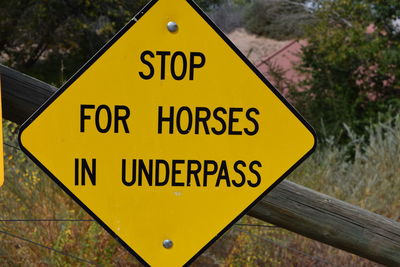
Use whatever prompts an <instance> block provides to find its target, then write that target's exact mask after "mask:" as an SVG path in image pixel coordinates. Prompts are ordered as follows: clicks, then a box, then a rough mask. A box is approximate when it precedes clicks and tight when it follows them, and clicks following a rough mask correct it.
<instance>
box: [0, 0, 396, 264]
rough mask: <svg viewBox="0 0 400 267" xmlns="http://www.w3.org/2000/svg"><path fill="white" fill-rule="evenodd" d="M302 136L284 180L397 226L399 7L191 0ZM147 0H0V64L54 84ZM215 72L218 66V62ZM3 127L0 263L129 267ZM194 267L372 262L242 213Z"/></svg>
mask: <svg viewBox="0 0 400 267" xmlns="http://www.w3.org/2000/svg"><path fill="white" fill-rule="evenodd" d="M195 2H196V3H197V4H199V5H200V6H201V7H202V9H203V10H204V11H205V12H206V13H207V15H208V16H210V17H211V19H212V20H213V21H214V22H215V23H216V24H217V25H218V26H219V27H220V29H221V30H222V31H223V32H224V33H225V34H226V35H227V36H228V37H229V38H230V39H231V40H232V41H233V42H234V43H235V44H236V46H238V48H239V49H240V50H241V51H242V53H243V54H244V55H245V56H247V57H248V58H249V59H250V61H251V62H252V63H253V64H254V65H255V66H256V67H257V68H258V69H259V70H260V72H261V73H262V74H263V75H265V76H266V77H267V78H268V79H269V80H270V81H271V82H272V83H273V84H274V85H275V86H276V88H277V89H278V90H279V91H280V92H281V93H282V94H283V95H284V96H285V97H286V98H287V99H288V100H289V101H290V102H291V103H292V104H293V105H294V106H295V107H296V109H298V110H299V112H300V113H301V114H302V115H303V116H304V117H305V118H306V119H307V120H308V121H309V123H310V124H311V125H312V126H313V127H314V128H315V130H316V131H317V135H318V139H319V140H318V141H319V146H318V148H317V151H316V152H315V153H314V154H313V155H312V156H311V157H310V158H309V159H307V160H306V161H305V163H303V164H302V165H301V166H300V167H299V168H298V169H296V170H295V171H294V172H293V173H292V174H291V175H290V176H289V177H288V179H289V180H292V181H294V182H296V183H298V184H301V185H304V186H306V187H309V188H312V189H314V190H316V191H319V192H322V193H324V194H327V195H330V196H333V197H335V198H338V199H340V200H343V201H346V202H349V203H351V204H354V205H357V206H360V207H362V208H364V209H367V210H369V211H372V212H374V213H378V214H380V215H383V216H386V217H388V218H390V219H393V220H396V221H398V222H400V194H399V191H400V174H399V173H400V164H399V161H400V158H399V155H400V115H399V107H400V80H399V77H400V1H398V0H384V1H382V0H315V1H313V0H305V1H302V0H212V1H206V0H197V1H195ZM146 3H147V0H136V1H135V0H98V1H87V0H39V1H36V0H35V1H32V0H11V1H10V0H0V63H1V64H3V65H6V66H9V67H11V68H14V69H16V70H18V71H20V72H23V73H26V74H28V75H30V76H33V77H35V78H37V79H40V80H42V81H44V82H47V83H49V84H52V85H54V86H56V87H59V86H61V85H62V84H63V83H64V82H65V81H66V80H67V79H68V78H69V77H71V76H72V75H73V74H74V73H75V72H76V71H77V70H78V69H79V68H80V67H81V66H82V65H83V64H84V63H85V62H86V61H87V60H88V59H89V58H90V57H92V56H93V55H94V54H95V53H96V51H98V50H99V49H100V48H101V47H102V46H103V45H104V44H105V43H106V42H107V41H108V40H109V39H110V38H111V37H112V36H113V35H114V34H115V33H116V32H117V31H118V30H119V29H120V28H121V27H123V25H125V24H126V23H127V22H128V21H129V20H130V19H131V18H132V17H133V16H134V15H135V14H136V13H137V12H138V11H139V10H140V9H141V8H142V7H143V6H144V5H145V4H146ZM227 64H228V63H227ZM18 127H19V126H17V125H16V124H14V123H12V122H9V121H6V120H3V130H4V143H5V144H4V150H5V152H4V160H5V184H4V186H3V187H2V188H0V265H1V266H87V265H90V264H95V265H96V264H97V265H104V266H140V264H139V263H138V262H137V261H136V260H135V258H134V257H133V256H131V255H130V254H129V253H128V252H127V251H126V250H125V249H124V248H123V247H122V246H120V245H119V243H118V242H117V241H115V240H114V239H113V238H112V237H111V236H110V235H108V233H106V231H105V230H103V229H102V228H101V226H99V225H98V224H97V223H96V222H94V221H92V218H91V217H90V216H88V215H87V214H86V212H85V211H83V210H82V209H81V208H80V207H79V206H78V205H77V204H75V203H74V202H73V201H72V199H70V198H69V197H68V196H67V195H66V194H65V193H64V192H63V191H62V190H61V189H60V188H59V187H58V186H57V185H56V184H55V183H53V182H52V181H51V180H50V179H49V178H48V177H47V176H46V175H45V174H44V173H43V172H41V171H40V170H39V169H38V167H36V166H35V165H34V164H33V163H32V162H31V161H30V160H29V159H27V157H26V156H25V155H24V154H23V153H22V152H21V151H20V150H19V148H18V142H17V133H18ZM194 266H377V264H376V263H373V262H370V261H368V260H366V259H362V258H360V257H357V256H355V255H352V254H350V253H347V252H344V251H341V250H339V249H336V248H333V247H330V246H328V245H325V244H322V243H319V242H317V241H314V240H311V239H308V238H305V237H302V236H300V235H297V234H295V233H292V232H289V231H287V230H284V229H281V228H279V227H276V226H273V225H268V224H266V223H264V222H261V221H257V220H256V219H254V218H250V217H247V216H245V217H244V218H242V219H241V221H239V223H238V224H237V225H235V226H234V227H232V229H231V230H229V231H228V232H227V233H226V234H225V235H224V236H223V237H222V238H221V239H220V240H218V241H217V242H216V243H215V244H214V245H213V246H212V247H211V248H210V249H208V250H207V251H206V252H205V253H204V254H203V255H202V256H201V257H199V258H198V259H197V260H196V262H195V263H194Z"/></svg>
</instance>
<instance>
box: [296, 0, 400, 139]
mask: <svg viewBox="0 0 400 267" xmlns="http://www.w3.org/2000/svg"><path fill="white" fill-rule="evenodd" d="M314 15H315V17H316V23H315V24H314V25H313V26H312V27H308V28H307V40H308V45H307V46H306V47H304V48H303V50H302V56H301V57H302V63H301V65H300V66H299V70H300V71H301V72H302V73H304V74H305V76H306V79H305V81H304V82H303V83H302V84H301V86H302V88H303V89H302V90H299V88H298V87H297V88H294V90H291V98H292V99H293V100H294V101H295V102H296V106H297V107H299V108H300V110H301V111H302V112H303V113H304V115H305V116H306V117H307V118H309V120H310V121H311V122H312V123H311V124H312V125H313V126H314V127H315V128H317V130H318V132H319V133H320V134H321V133H323V132H326V134H327V135H338V134H340V132H341V131H342V130H341V129H343V124H347V125H349V126H350V127H351V128H352V129H353V130H354V131H356V133H362V132H363V131H364V129H365V127H366V126H367V125H368V124H369V123H371V122H374V121H376V120H377V118H378V114H379V113H385V112H387V111H388V109H389V107H391V108H392V110H395V111H396V110H398V108H399V106H400V79H399V78H400V31H399V28H398V26H396V20H399V18H400V1H398V0H387V1H380V0H335V1H322V2H321V5H320V6H319V8H318V9H316V11H315V14H314Z"/></svg>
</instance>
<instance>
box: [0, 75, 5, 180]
mask: <svg viewBox="0 0 400 267" xmlns="http://www.w3.org/2000/svg"><path fill="white" fill-rule="evenodd" d="M2 113H3V110H2V106H1V76H0V118H3V114H2ZM0 140H1V142H0V186H2V185H3V183H4V158H3V121H1V123H0Z"/></svg>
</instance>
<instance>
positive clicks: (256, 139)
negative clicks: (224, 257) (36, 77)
mask: <svg viewBox="0 0 400 267" xmlns="http://www.w3.org/2000/svg"><path fill="white" fill-rule="evenodd" d="M20 143H21V147H22V148H23V150H24V151H25V152H26V153H27V154H28V155H29V156H30V157H31V158H32V159H33V160H34V161H35V162H36V163H37V164H38V165H40V166H41V167H42V168H43V169H44V170H45V171H46V172H47V173H48V174H49V175H50V176H51V177H52V179H53V180H54V181H55V182H56V183H57V184H58V185H59V186H60V187H61V188H62V189H64V190H65V191H66V192H67V193H68V194H69V195H70V196H71V197H72V198H73V199H74V200H75V201H77V202H78V203H79V204H80V205H81V206H82V207H83V208H84V209H85V210H86V211H87V212H88V213H90V215H91V216H93V217H94V218H95V219H96V220H97V221H98V222H99V223H100V224H101V225H102V226H103V227H104V228H105V229H107V230H108V232H109V233H110V234H111V235H112V236H113V237H115V238H116V239H117V240H119V241H120V242H121V243H122V244H123V245H124V246H125V248H127V249H128V250H129V251H130V252H131V253H132V254H134V255H136V256H137V257H138V258H139V259H140V260H141V261H142V263H144V264H148V265H151V266H182V265H184V264H188V263H190V262H192V261H193V259H194V258H195V257H196V256H198V255H199V254H200V253H201V252H202V251H204V250H205V249H206V248H207V247H208V246H209V245H210V244H211V243H212V242H213V241H215V240H216V239H217V238H218V237H220V236H221V235H222V234H223V233H224V232H225V231H226V230H227V229H228V228H229V227H230V226H231V225H232V224H233V223H235V222H236V221H237V220H238V219H239V218H240V217H241V216H243V215H244V214H245V213H246V212H247V211H248V210H249V209H250V207H252V206H253V205H254V204H255V203H256V201H257V200H258V199H260V198H261V197H263V196H264V195H265V194H266V193H267V192H268V191H269V190H271V189H272V188H273V186H275V185H276V184H277V183H278V182H280V181H281V180H282V179H283V178H284V177H285V176H287V174H288V173H290V172H291V171H292V170H293V169H294V168H295V167H296V166H297V165H298V164H299V163H300V162H301V161H303V160H304V159H305V158H306V157H307V156H308V155H310V153H311V151H312V150H313V149H314V145H315V138H314V134H313V132H312V129H311V127H310V126H309V125H308V124H307V123H306V122H305V121H304V119H302V118H301V116H300V115H299V114H298V113H297V112H296V111H295V109H294V108H293V107H292V106H290V105H289V104H288V102H287V101H286V100H285V99H284V98H283V97H282V96H281V95H280V94H279V93H278V92H277V91H276V89H274V88H273V87H272V86H271V85H270V83H269V82H268V81H267V80H266V79H265V78H264V77H263V76H262V75H261V74H260V73H259V72H258V71H257V70H256V69H255V67H253V66H252V65H251V63H249V61H248V60H247V59H246V58H245V57H244V56H243V55H242V54H241V53H240V52H239V51H238V49H237V48H236V47H235V46H234V45H233V44H232V43H231V42H230V41H229V40H228V39H227V38H226V37H225V35H224V34H223V33H222V32H221V31H220V30H219V29H218V28H217V27H216V26H215V25H214V24H213V23H212V22H211V21H210V19H209V18H208V17H207V16H206V15H204V13H202V11H201V10H200V9H199V8H198V7H197V6H196V5H195V4H194V3H193V2H192V1H191V0H188V1H185V0H174V1H169V0H159V1H152V2H151V3H149V4H148V5H147V6H146V7H145V8H144V10H143V11H142V12H140V13H139V14H138V15H137V17H136V18H135V19H133V20H132V21H130V22H129V23H128V24H127V25H126V26H125V27H124V28H123V29H122V30H121V31H120V32H119V33H118V34H117V35H116V36H115V37H114V38H113V39H112V40H111V41H110V42H109V43H108V44H107V45H106V46H105V47H103V48H102V49H101V50H100V51H99V52H98V53H97V54H96V55H95V56H94V57H93V58H92V59H91V60H90V61H89V62H88V63H87V64H86V65H85V66H84V67H83V68H82V69H81V70H80V71H79V72H78V73H77V74H75V75H74V76H73V77H72V78H71V79H70V80H69V81H68V82H67V83H66V84H65V85H64V86H63V87H62V88H61V89H59V90H58V91H57V92H56V94H55V95H54V96H52V97H51V99H50V100H49V101H48V102H47V103H45V104H44V105H43V106H42V107H41V108H40V109H39V110H38V111H37V112H36V113H35V114H34V115H33V116H32V117H31V118H30V119H29V120H28V121H27V122H25V124H24V125H23V127H22V130H21V133H20Z"/></svg>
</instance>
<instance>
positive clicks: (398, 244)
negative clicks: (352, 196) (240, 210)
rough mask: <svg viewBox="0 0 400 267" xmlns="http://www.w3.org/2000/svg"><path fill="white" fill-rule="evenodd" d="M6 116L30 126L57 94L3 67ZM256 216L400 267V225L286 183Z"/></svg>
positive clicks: (262, 203) (259, 206)
mask: <svg viewBox="0 0 400 267" xmlns="http://www.w3.org/2000/svg"><path fill="white" fill-rule="evenodd" d="M0 75H2V77H3V88H2V94H3V116H4V118H6V119H8V120H11V121H13V122H15V123H17V124H21V123H22V122H24V121H25V120H26V119H27V118H29V116H30V115H31V114H32V113H33V112H34V111H35V110H36V109H37V108H38V107H39V106H40V105H42V104H43V103H44V102H45V101H46V100H47V99H48V98H49V97H50V96H51V95H52V94H53V93H54V92H55V90H56V89H55V88H54V87H53V86H50V85H48V84H46V83H44V82H42V81H39V80H37V79H34V78H32V77H29V76H27V75H24V74H22V73H19V72H17V71H15V70H13V69H10V68H7V67H5V66H3V65H1V64H0ZM249 215H250V216H253V217H255V218H258V219H260V220H263V221H266V222H270V223H273V224H275V225H277V226H280V227H283V228H286V229H288V230H290V231H293V232H296V233H298V234H301V235H304V236H307V237H309V238H312V239H315V240H318V241H320V242H323V243H326V244H329V245H332V246H334V247H337V248H340V249H343V250H346V251H348V252H351V253H354V254H356V255H359V256H361V257H364V258H367V259H370V260H372V261H375V262H378V263H381V264H384V265H387V266H400V223H399V222H396V221H393V220H390V219H388V218H386V217H383V216H380V215H377V214H375V213H372V212H369V211H367V210H364V209H361V208H360V207H357V206H353V205H350V204H348V203H346V202H343V201H340V200H337V199H335V198H332V197H329V196H327V195H324V194H321V193H318V192H316V191H313V190H311V189H308V188H306V187H303V186H300V185H297V184H295V183H292V182H289V181H284V182H282V183H280V184H279V185H278V186H277V187H275V189H274V190H272V191H271V192H270V193H269V194H268V195H267V196H266V197H264V198H263V199H262V200H261V201H260V202H259V203H258V204H257V205H256V206H255V207H253V209H251V211H250V212H249Z"/></svg>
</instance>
